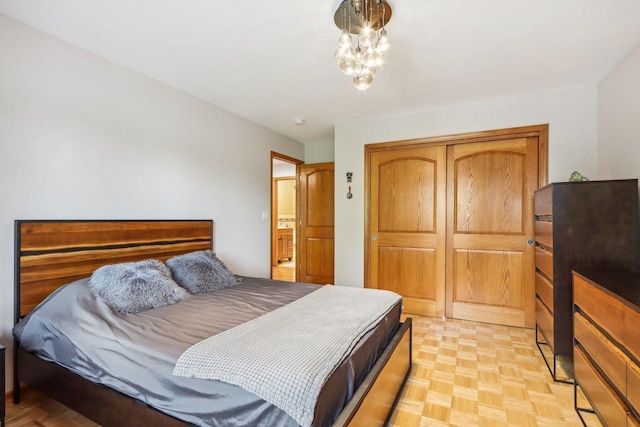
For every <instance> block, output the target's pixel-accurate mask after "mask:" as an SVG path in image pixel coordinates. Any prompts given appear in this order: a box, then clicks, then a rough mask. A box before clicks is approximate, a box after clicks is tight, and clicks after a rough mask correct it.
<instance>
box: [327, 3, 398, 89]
mask: <svg viewBox="0 0 640 427" xmlns="http://www.w3.org/2000/svg"><path fill="white" fill-rule="evenodd" d="M389 19H391V7H390V6H389V4H388V3H387V2H386V1H384V0H344V1H343V2H342V3H341V4H340V6H338V10H336V13H335V16H334V21H335V23H336V25H337V26H338V28H339V29H340V30H342V34H341V35H340V39H339V40H338V50H336V53H335V55H334V58H335V60H336V62H337V63H338V64H340V69H341V70H342V72H343V73H345V74H346V75H348V76H353V85H354V86H355V87H356V89H359V90H367V89H368V88H369V86H371V83H373V77H374V76H375V75H376V68H377V67H379V66H381V65H382V64H384V62H385V61H386V60H387V54H388V52H389V46H390V45H389V38H388V37H387V30H386V29H385V25H386V24H387V23H388V22H389ZM352 34H354V35H356V37H355V40H354V37H352V36H351V35H352ZM354 47H355V49H354Z"/></svg>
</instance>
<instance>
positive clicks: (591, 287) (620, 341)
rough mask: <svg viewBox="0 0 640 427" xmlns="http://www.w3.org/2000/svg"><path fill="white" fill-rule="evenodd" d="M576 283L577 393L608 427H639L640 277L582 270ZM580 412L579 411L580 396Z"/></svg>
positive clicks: (575, 348)
mask: <svg viewBox="0 0 640 427" xmlns="http://www.w3.org/2000/svg"><path fill="white" fill-rule="evenodd" d="M573 281H574V310H575V312H574V336H575V338H574V368H575V384H576V385H575V387H576V388H578V387H579V388H580V389H581V390H582V392H583V393H584V395H585V397H586V398H587V400H588V401H589V403H590V404H591V406H592V407H593V410H595V413H596V414H597V415H598V417H599V418H600V419H601V420H602V421H603V422H604V424H605V425H607V426H629V427H634V426H635V427H637V426H640V275H638V274H633V273H624V272H611V271H590V270H580V271H579V272H574V273H573ZM575 396H576V410H578V414H579V415H580V416H581V417H582V412H583V411H585V410H589V409H590V408H586V409H585V408H580V407H579V406H580V405H579V403H578V397H577V396H578V393H577V390H576V393H575Z"/></svg>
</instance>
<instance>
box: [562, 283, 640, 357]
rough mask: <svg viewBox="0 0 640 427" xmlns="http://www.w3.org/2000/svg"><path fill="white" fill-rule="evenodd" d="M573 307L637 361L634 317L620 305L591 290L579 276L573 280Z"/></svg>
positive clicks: (639, 336) (639, 346)
mask: <svg viewBox="0 0 640 427" xmlns="http://www.w3.org/2000/svg"><path fill="white" fill-rule="evenodd" d="M573 295H574V303H575V304H576V305H577V306H579V307H580V310H581V311H583V312H584V313H585V314H586V315H587V316H588V317H589V318H591V319H592V320H593V321H594V322H595V323H597V324H598V325H599V326H600V327H601V328H602V329H603V330H605V331H606V332H607V333H608V334H609V335H611V337H612V338H613V339H614V340H616V341H617V342H618V343H619V344H621V345H623V346H624V347H625V348H626V349H627V350H629V352H630V353H631V354H633V355H634V356H635V357H636V358H637V359H640V332H638V329H640V328H638V326H637V325H639V324H640V317H639V316H638V313H637V312H635V311H632V310H630V309H629V308H628V307H627V306H626V305H625V304H624V303H622V302H620V301H619V300H617V299H616V298H614V297H612V296H611V295H609V294H608V293H606V292H604V291H602V290H601V289H599V288H597V287H596V286H591V285H590V284H589V282H588V281H587V280H585V279H584V278H583V277H582V276H580V275H577V274H576V275H574V276H573Z"/></svg>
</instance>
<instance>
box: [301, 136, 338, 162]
mask: <svg viewBox="0 0 640 427" xmlns="http://www.w3.org/2000/svg"><path fill="white" fill-rule="evenodd" d="M334 160H335V144H334V142H333V139H325V140H323V141H317V142H308V143H306V144H305V145H304V162H305V163H309V164H310V163H325V162H333V161H334Z"/></svg>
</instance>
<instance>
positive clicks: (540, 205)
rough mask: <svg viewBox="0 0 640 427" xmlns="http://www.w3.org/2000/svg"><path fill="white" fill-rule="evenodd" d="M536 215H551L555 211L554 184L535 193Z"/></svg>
mask: <svg viewBox="0 0 640 427" xmlns="http://www.w3.org/2000/svg"><path fill="white" fill-rule="evenodd" d="M533 199H534V200H533V201H534V206H535V207H534V213H535V215H536V216H551V214H552V212H553V186H551V185H549V186H548V187H545V188H542V189H540V190H538V191H536V192H535V193H534V195H533Z"/></svg>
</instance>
